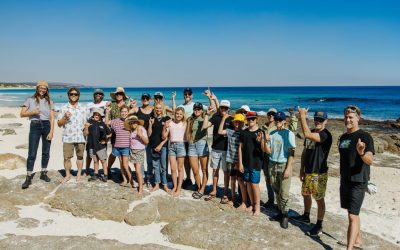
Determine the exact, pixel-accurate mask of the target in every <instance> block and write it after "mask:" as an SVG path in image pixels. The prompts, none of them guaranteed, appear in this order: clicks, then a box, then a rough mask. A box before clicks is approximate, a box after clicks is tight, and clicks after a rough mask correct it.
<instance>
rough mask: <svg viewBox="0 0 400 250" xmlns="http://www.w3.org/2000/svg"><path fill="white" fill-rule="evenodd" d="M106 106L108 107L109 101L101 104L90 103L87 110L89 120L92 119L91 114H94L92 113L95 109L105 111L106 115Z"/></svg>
mask: <svg viewBox="0 0 400 250" xmlns="http://www.w3.org/2000/svg"><path fill="white" fill-rule="evenodd" d="M106 105H107V101H101V102H99V103H94V102H89V103H88V104H87V105H86V108H87V114H88V117H87V118H89V117H90V114H91V113H92V111H93V110H94V109H95V108H101V109H103V113H105V111H106V110H105V109H106Z"/></svg>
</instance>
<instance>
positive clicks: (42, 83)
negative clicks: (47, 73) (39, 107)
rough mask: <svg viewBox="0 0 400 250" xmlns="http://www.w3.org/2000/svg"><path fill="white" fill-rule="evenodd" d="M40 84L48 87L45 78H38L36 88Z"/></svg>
mask: <svg viewBox="0 0 400 250" xmlns="http://www.w3.org/2000/svg"><path fill="white" fill-rule="evenodd" d="M40 86H44V87H46V88H49V84H48V83H47V82H46V81H45V80H39V81H38V82H37V84H36V88H39V87H40Z"/></svg>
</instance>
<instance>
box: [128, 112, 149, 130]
mask: <svg viewBox="0 0 400 250" xmlns="http://www.w3.org/2000/svg"><path fill="white" fill-rule="evenodd" d="M132 122H138V123H139V125H141V126H143V125H144V121H143V120H140V119H139V118H138V117H137V116H136V115H131V116H128V117H127V118H126V119H125V121H124V127H125V129H126V130H131V126H130V124H131V123H132Z"/></svg>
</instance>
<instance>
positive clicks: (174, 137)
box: [168, 121, 186, 142]
mask: <svg viewBox="0 0 400 250" xmlns="http://www.w3.org/2000/svg"><path fill="white" fill-rule="evenodd" d="M168 130H169V141H170V142H184V141H185V131H186V123H185V122H179V123H175V122H174V121H171V123H170V125H169V128H168Z"/></svg>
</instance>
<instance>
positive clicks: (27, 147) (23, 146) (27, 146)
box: [15, 143, 29, 149]
mask: <svg viewBox="0 0 400 250" xmlns="http://www.w3.org/2000/svg"><path fill="white" fill-rule="evenodd" d="M15 148H16V149H29V144H28V143H26V144H21V145H18V146H15Z"/></svg>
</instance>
